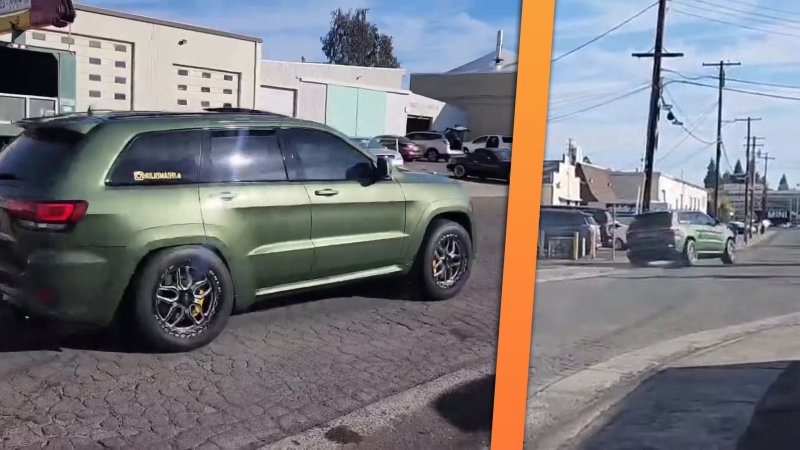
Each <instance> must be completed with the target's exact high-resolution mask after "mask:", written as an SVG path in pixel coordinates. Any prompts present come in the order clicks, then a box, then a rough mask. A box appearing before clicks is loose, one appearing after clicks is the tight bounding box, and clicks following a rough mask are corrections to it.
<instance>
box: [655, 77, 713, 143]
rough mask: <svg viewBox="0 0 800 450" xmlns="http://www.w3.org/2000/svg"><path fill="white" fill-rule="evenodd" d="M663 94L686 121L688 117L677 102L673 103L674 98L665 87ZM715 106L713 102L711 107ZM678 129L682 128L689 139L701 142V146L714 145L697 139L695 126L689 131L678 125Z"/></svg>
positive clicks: (684, 126) (682, 125)
mask: <svg viewBox="0 0 800 450" xmlns="http://www.w3.org/2000/svg"><path fill="white" fill-rule="evenodd" d="M664 92H665V93H666V94H667V97H668V98H669V99H670V101H671V102H670V103H671V104H672V106H674V107H675V109H676V110H677V111H678V113H679V114H680V115H681V116H683V117H684V118H686V120H688V118H689V115H688V114H686V113H685V112H683V111H682V110H681V107H680V106H678V102H676V101H675V98H674V97H673V96H672V94H671V93H670V92H669V90H668V89H667V88H666V87H665V88H664ZM716 105H717V102H714V105H713V106H716ZM680 127H681V128H683V131H685V132H686V134H687V136H689V137H692V138H694V139H695V140H697V141H700V142H702V143H703V144H709V143H710V144H714V143H715V141H709V140H706V139H703V138H700V137H697V136H696V135H695V134H694V130H696V129H697V128H698V127H697V126H695V127H694V128H693V129H691V130H690V129H688V128H686V125H684V124H681V125H680Z"/></svg>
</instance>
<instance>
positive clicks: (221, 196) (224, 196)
mask: <svg viewBox="0 0 800 450" xmlns="http://www.w3.org/2000/svg"><path fill="white" fill-rule="evenodd" d="M217 197H218V198H219V199H221V200H225V201H231V200H233V199H235V198H236V194H234V193H233V192H221V193H219V194H218V195H217Z"/></svg>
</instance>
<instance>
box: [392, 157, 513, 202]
mask: <svg viewBox="0 0 800 450" xmlns="http://www.w3.org/2000/svg"><path fill="white" fill-rule="evenodd" d="M405 167H406V168H407V169H411V170H421V171H425V172H434V173H439V174H442V175H444V174H447V175H448V176H452V175H453V174H452V173H449V172H448V170H447V163H445V162H443V161H440V162H436V163H432V162H428V161H413V162H407V163H405ZM461 183H462V184H463V185H464V187H466V188H467V190H468V191H469V193H470V195H472V196H473V197H505V196H507V195H508V182H507V181H503V180H491V179H490V180H478V179H474V178H468V179H466V180H461Z"/></svg>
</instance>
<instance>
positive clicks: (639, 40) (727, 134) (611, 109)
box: [523, 0, 800, 187]
mask: <svg viewBox="0 0 800 450" xmlns="http://www.w3.org/2000/svg"><path fill="white" fill-rule="evenodd" d="M795 3H797V2H787V1H778V0H670V1H669V3H668V9H667V21H666V28H665V38H664V43H665V50H667V51H670V52H682V53H684V56H683V57H682V58H670V59H665V60H664V64H663V67H664V68H665V69H667V70H666V71H664V72H663V77H664V79H665V80H666V83H667V85H666V87H665V92H664V98H665V103H667V104H671V105H673V108H672V112H673V113H674V114H675V116H677V118H678V119H679V120H680V121H681V122H683V127H681V126H679V125H673V124H671V123H670V122H669V121H668V120H667V119H666V113H664V114H662V117H661V121H660V123H659V147H658V151H657V153H656V157H655V166H654V167H655V170H656V171H661V172H664V173H667V174H670V175H673V176H677V177H680V176H683V177H684V178H685V179H686V180H687V181H691V182H695V183H698V184H699V183H702V180H703V177H704V176H705V173H706V167H707V166H708V163H709V161H710V159H711V158H713V157H714V156H715V152H716V146H715V145H714V144H715V142H716V123H717V121H716V119H717V106H716V105H717V95H718V94H717V89H716V86H717V79H716V76H717V74H718V72H717V70H718V69H717V68H716V67H704V66H703V63H704V62H719V61H720V60H725V61H731V62H739V63H741V66H732V67H728V68H727V69H726V74H727V78H728V81H727V83H726V87H727V88H730V89H739V90H745V91H754V92H757V93H766V94H769V95H779V96H786V97H793V98H794V99H778V98H771V97H764V96H757V95H753V94H745V93H741V92H733V91H725V92H724V94H723V101H722V105H723V114H722V118H723V121H724V124H723V128H722V139H723V143H724V149H725V152H724V156H723V157H722V158H721V159H720V162H721V170H722V171H725V170H732V167H733V166H735V164H736V161H737V160H739V159H741V160H742V162H744V161H745V156H744V155H745V148H744V143H745V136H746V132H747V128H746V127H747V125H746V123H744V122H731V123H728V121H731V120H734V119H739V118H743V117H746V116H748V115H749V116H752V117H758V118H761V120H760V121H754V122H753V123H752V130H753V134H755V135H757V136H759V137H764V138H765V139H763V140H760V141H759V143H760V144H763V148H759V150H761V151H762V153H769V156H771V157H774V158H775V160H771V161H769V168H768V169H769V170H768V178H769V182H770V185H771V186H773V187H775V186H777V184H778V181H779V179H780V177H781V175H782V174H784V173H785V174H786V176H787V179H788V182H789V185H790V186H792V187H794V186H795V185H797V184H798V183H800V152H798V151H797V150H796V149H795V148H794V145H795V144H796V143H797V142H798V137H797V135H795V134H794V133H795V132H796V130H797V127H798V124H799V123H800V122H799V121H798V119H797V118H798V116H800V52H798V51H797V48H798V47H800V4H797V5H795ZM652 4H654V0H624V1H623V0H605V1H597V0H557V2H556V17H555V22H554V35H553V38H554V41H553V55H554V59H556V58H558V57H559V56H560V55H561V54H563V53H565V52H567V51H569V50H571V49H573V48H575V47H577V46H579V45H581V44H583V43H585V42H587V41H589V40H591V39H592V38H594V37H596V36H598V35H600V34H602V33H604V32H605V31H607V30H609V29H611V28H612V27H615V26H616V25H618V24H620V23H621V22H623V21H625V20H626V19H628V18H630V17H632V16H634V15H635V14H636V13H638V12H640V11H642V10H644V9H645V8H647V7H648V6H650V5H652ZM656 16H657V8H656V7H652V8H650V9H649V10H647V11H646V12H645V13H643V14H642V15H641V16H639V17H638V18H636V19H634V20H632V21H631V22H629V23H627V24H626V25H624V26H623V27H621V28H620V29H618V30H617V31H615V32H613V33H611V34H609V35H608V36H606V37H605V38H602V39H600V40H599V41H597V42H595V43H594V44H591V45H588V46H587V47H585V48H583V49H582V50H580V51H577V52H575V53H572V54H571V55H568V56H565V57H563V58H560V59H558V60H557V61H555V62H553V64H552V67H551V84H550V105H549V111H548V117H549V120H548V136H547V144H546V156H547V158H551V159H552V158H558V157H560V156H561V155H562V154H563V152H564V150H565V149H566V147H567V142H568V139H573V140H574V142H575V143H576V144H577V145H578V146H579V147H580V148H581V150H582V152H583V153H584V154H585V155H588V156H589V158H590V159H591V160H592V162H593V163H595V164H599V165H603V166H606V167H613V168H616V169H620V170H635V169H637V168H640V167H641V158H642V157H643V155H644V149H645V132H646V128H647V114H648V106H649V96H650V89H649V83H650V78H651V76H652V59H651V58H634V57H632V56H631V53H633V52H648V51H652V49H653V47H654V41H655V24H656ZM723 22H724V23H723ZM752 28H756V29H752ZM523 50H524V49H523ZM675 72H677V73H675ZM700 77H702V78H700ZM706 77H707V78H706ZM673 80H677V81H684V82H689V83H700V84H704V85H707V86H697V85H691V84H685V83H678V82H675V81H673ZM764 83H766V84H768V85H764ZM769 84H772V85H788V86H789V87H776V86H769ZM795 86H796V87H795ZM640 87H643V89H641V90H638V91H636V89H637V88H640ZM629 92H633V93H632V94H630V95H628V96H624V95H625V94H627V93H629ZM618 97H622V98H621V99H620V100H617V101H612V100H614V99H615V98H618ZM603 103H607V104H606V105H605V106H602V107H597V108H593V109H589V110H588V111H585V112H582V113H580V112H578V111H580V110H584V109H588V108H591V107H593V106H595V105H598V104H603ZM687 129H688V130H689V131H690V132H691V135H689V133H687V131H686V130H687ZM709 144H711V145H709ZM757 170H758V171H759V172H760V173H761V174H763V173H764V161H763V160H761V161H759V162H758V163H757Z"/></svg>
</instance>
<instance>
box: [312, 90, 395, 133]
mask: <svg viewBox="0 0 800 450" xmlns="http://www.w3.org/2000/svg"><path fill="white" fill-rule="evenodd" d="M325 123H326V124H328V125H329V126H331V127H333V128H336V129H337V130H339V131H341V132H342V133H344V134H346V135H348V136H359V137H370V136H376V135H379V134H383V133H384V130H385V129H386V93H385V92H381V91H373V90H370V89H359V88H354V87H348V86H337V85H333V84H329V85H328V94H327V105H326V109H325Z"/></svg>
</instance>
